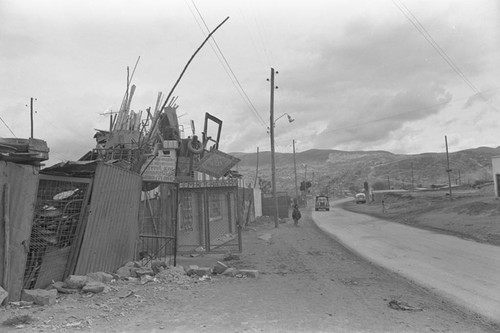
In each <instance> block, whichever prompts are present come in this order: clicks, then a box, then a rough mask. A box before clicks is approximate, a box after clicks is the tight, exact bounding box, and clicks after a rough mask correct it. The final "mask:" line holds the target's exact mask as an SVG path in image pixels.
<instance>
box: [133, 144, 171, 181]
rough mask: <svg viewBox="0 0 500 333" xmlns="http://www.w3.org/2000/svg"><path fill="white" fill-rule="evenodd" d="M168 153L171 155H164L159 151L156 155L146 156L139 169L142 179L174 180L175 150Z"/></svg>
mask: <svg viewBox="0 0 500 333" xmlns="http://www.w3.org/2000/svg"><path fill="white" fill-rule="evenodd" d="M170 153H171V155H164V154H163V153H162V152H159V155H158V156H150V157H148V159H147V161H146V163H144V165H143V167H142V169H141V174H142V179H143V180H144V181H150V182H167V183H173V182H175V164H176V157H175V150H171V151H170Z"/></svg>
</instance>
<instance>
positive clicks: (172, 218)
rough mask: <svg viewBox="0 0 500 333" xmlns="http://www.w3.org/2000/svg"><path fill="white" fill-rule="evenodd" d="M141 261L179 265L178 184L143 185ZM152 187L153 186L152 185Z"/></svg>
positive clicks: (140, 229)
mask: <svg viewBox="0 0 500 333" xmlns="http://www.w3.org/2000/svg"><path fill="white" fill-rule="evenodd" d="M143 184H144V186H143V190H144V191H143V192H142V196H141V208H140V227H139V239H140V244H139V247H138V253H137V255H138V258H139V259H141V260H145V261H146V262H149V261H150V260H152V259H161V260H166V259H167V258H168V259H170V260H172V259H173V264H174V265H175V264H176V243H175V240H176V235H175V232H176V230H177V228H176V226H177V202H178V201H177V197H178V188H177V184H173V183H156V184H155V183H151V182H148V183H147V182H144V183H143ZM151 184H153V186H151Z"/></svg>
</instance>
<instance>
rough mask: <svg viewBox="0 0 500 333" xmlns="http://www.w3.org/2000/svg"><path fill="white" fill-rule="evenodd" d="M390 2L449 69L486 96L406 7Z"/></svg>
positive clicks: (393, 1) (479, 94) (393, 0)
mask: <svg viewBox="0 0 500 333" xmlns="http://www.w3.org/2000/svg"><path fill="white" fill-rule="evenodd" d="M392 3H393V4H394V5H395V6H396V7H398V9H399V10H400V11H401V13H403V15H404V16H405V17H406V18H407V19H408V21H410V23H411V24H412V25H413V26H414V27H415V29H417V31H418V32H419V33H420V34H421V35H422V37H424V39H425V40H426V41H427V42H428V43H429V44H430V45H431V46H432V48H433V49H434V50H435V51H436V52H437V53H438V54H439V55H440V56H441V58H443V60H444V61H445V62H446V63H447V64H448V65H449V66H450V67H451V69H452V70H453V71H454V72H455V73H456V74H457V75H458V76H459V77H460V78H461V79H462V80H463V81H464V82H465V84H466V85H467V86H469V88H471V89H472V91H473V92H474V93H475V94H477V95H478V96H480V97H481V98H482V99H483V100H486V98H485V97H484V96H483V95H482V94H481V92H480V91H479V89H477V88H476V86H475V85H474V84H473V83H472V82H471V81H470V80H469V79H468V78H467V76H466V75H465V74H464V73H463V72H462V70H460V68H459V67H458V66H457V65H456V64H455V62H454V61H453V60H452V59H451V58H450V57H449V56H448V54H446V52H445V51H444V50H443V49H442V48H441V47H440V46H439V44H438V43H437V42H436V41H435V39H434V38H432V36H431V34H430V33H429V32H428V31H427V29H425V27H424V26H423V25H422V23H420V21H419V20H418V19H417V17H416V16H415V15H413V13H412V12H411V11H410V9H408V7H406V6H405V5H404V4H403V3H402V2H401V1H400V0H392Z"/></svg>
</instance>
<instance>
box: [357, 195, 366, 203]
mask: <svg viewBox="0 0 500 333" xmlns="http://www.w3.org/2000/svg"><path fill="white" fill-rule="evenodd" d="M354 198H355V199H356V203H357V204H359V203H366V195H365V194H364V193H358V194H356V195H355V196H354Z"/></svg>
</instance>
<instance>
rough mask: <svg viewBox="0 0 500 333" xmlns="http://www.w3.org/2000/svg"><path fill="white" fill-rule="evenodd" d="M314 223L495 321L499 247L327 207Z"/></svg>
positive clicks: (499, 296) (499, 317)
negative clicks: (327, 209) (326, 210)
mask: <svg viewBox="0 0 500 333" xmlns="http://www.w3.org/2000/svg"><path fill="white" fill-rule="evenodd" d="M312 218H313V220H314V221H315V223H316V224H317V225H318V226H319V227H320V228H321V229H322V230H323V231H325V232H327V233H329V234H332V235H333V236H334V237H335V238H337V239H338V240H339V241H341V242H342V243H343V244H344V245H345V246H347V247H349V248H351V249H352V250H354V251H355V252H357V253H358V254H359V255H361V256H363V257H365V258H367V259H368V260H370V261H372V262H375V263H376V264H379V265H381V266H383V267H386V268H388V269H390V270H392V271H395V272H397V273H399V274H400V275H403V276H405V277H407V278H409V279H410V280H413V281H415V282H417V283H418V284H420V285H423V286H425V287H428V288H431V289H432V290H434V291H435V292H436V293H438V294H441V295H442V296H444V297H446V298H448V299H450V300H452V301H454V302H456V303H458V304H461V305H463V306H465V307H467V308H469V309H471V310H473V311H475V312H477V313H479V314H481V315H483V316H486V317H488V318H490V319H492V320H494V321H496V322H500V247H498V246H493V245H486V244H480V243H476V242H473V241H467V240H463V239H460V238H457V237H453V236H448V235H443V234H438V233H434V232H431V231H427V230H422V229H418V228H412V227H409V226H405V225H402V224H398V223H393V222H388V221H384V220H380V219H377V218H373V217H370V216H367V215H363V214H356V213H351V212H348V211H345V210H343V209H341V208H339V207H335V206H334V207H332V208H331V210H330V212H321V211H320V212H313V214H312Z"/></svg>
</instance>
